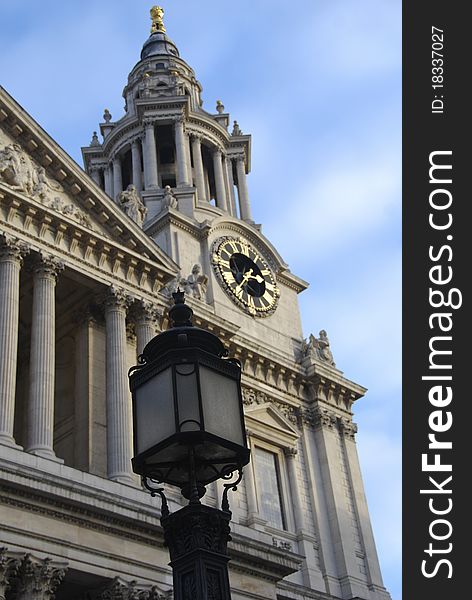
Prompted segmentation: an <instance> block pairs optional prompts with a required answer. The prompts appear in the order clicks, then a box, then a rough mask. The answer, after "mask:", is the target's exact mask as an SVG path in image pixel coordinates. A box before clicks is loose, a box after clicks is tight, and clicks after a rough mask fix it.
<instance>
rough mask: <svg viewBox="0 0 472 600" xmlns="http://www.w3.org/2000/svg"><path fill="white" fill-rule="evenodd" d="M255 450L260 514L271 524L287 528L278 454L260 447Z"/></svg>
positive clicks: (279, 527)
mask: <svg viewBox="0 0 472 600" xmlns="http://www.w3.org/2000/svg"><path fill="white" fill-rule="evenodd" d="M254 451H255V452H254V456H255V467H256V485H257V490H258V497H259V514H260V516H261V517H262V518H263V519H265V520H266V521H267V522H268V524H269V525H272V526H273V527H277V528H278V529H285V519H284V514H283V509H282V497H281V493H280V474H279V466H278V463H277V456H276V455H275V454H274V453H273V452H268V451H267V450H263V449H262V448H258V447H256V448H254Z"/></svg>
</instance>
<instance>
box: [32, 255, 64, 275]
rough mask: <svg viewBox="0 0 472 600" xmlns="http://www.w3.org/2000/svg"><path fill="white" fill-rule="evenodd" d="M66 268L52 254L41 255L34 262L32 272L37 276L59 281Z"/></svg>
mask: <svg viewBox="0 0 472 600" xmlns="http://www.w3.org/2000/svg"><path fill="white" fill-rule="evenodd" d="M64 268H65V266H64V263H63V262H62V261H60V260H59V259H58V258H56V257H55V256H53V255H52V254H43V253H40V254H39V255H38V257H37V258H36V260H35V261H34V262H33V265H32V270H33V273H34V274H35V275H40V276H43V277H50V278H52V279H57V276H58V275H59V273H60V272H61V271H63V270H64Z"/></svg>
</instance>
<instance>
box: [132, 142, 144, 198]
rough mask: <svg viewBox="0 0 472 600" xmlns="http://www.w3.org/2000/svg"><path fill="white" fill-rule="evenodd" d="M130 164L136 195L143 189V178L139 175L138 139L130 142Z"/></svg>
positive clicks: (139, 144) (139, 150)
mask: <svg viewBox="0 0 472 600" xmlns="http://www.w3.org/2000/svg"><path fill="white" fill-rule="evenodd" d="M131 162H132V165H133V185H134V187H135V188H136V191H137V192H138V193H141V192H142V189H143V177H142V174H141V141H140V140H139V138H136V139H134V140H133V141H132V142H131Z"/></svg>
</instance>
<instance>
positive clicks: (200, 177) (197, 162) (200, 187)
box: [192, 134, 208, 203]
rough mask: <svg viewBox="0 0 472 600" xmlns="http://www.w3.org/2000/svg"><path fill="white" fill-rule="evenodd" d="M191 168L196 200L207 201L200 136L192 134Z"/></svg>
mask: <svg viewBox="0 0 472 600" xmlns="http://www.w3.org/2000/svg"><path fill="white" fill-rule="evenodd" d="M192 153H193V168H194V170H195V184H196V186H197V194H198V201H199V202H201V203H203V202H208V198H207V195H206V189H205V176H204V173H203V159H202V140H201V136H199V135H196V134H193V135H192Z"/></svg>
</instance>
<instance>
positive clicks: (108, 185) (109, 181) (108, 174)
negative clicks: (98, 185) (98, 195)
mask: <svg viewBox="0 0 472 600" xmlns="http://www.w3.org/2000/svg"><path fill="white" fill-rule="evenodd" d="M104 177H105V194H108V196H110V198H113V173H112V169H111V166H110V165H109V164H108V165H107V166H106V167H105V176H104Z"/></svg>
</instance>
